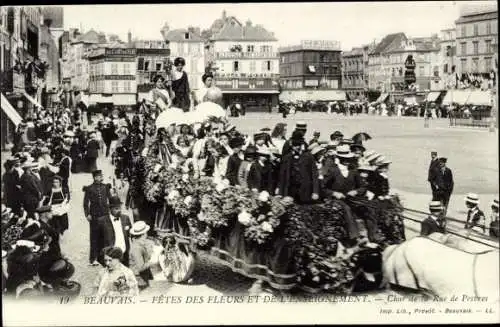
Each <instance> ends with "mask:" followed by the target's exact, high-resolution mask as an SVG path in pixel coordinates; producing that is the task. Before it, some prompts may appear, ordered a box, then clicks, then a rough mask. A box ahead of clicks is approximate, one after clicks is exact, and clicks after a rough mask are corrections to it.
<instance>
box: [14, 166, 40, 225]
mask: <svg viewBox="0 0 500 327" xmlns="http://www.w3.org/2000/svg"><path fill="white" fill-rule="evenodd" d="M23 169H24V174H23V175H22V176H21V180H20V185H21V194H22V202H23V206H24V210H26V212H27V213H28V217H30V218H35V211H36V209H37V208H38V206H39V205H40V202H41V201H42V197H43V186H42V181H41V179H40V176H39V174H38V163H36V162H32V161H26V162H25V163H24V165H23Z"/></svg>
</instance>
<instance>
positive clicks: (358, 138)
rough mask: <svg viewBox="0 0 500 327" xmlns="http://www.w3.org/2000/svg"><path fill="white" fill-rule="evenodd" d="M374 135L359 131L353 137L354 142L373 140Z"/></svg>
mask: <svg viewBox="0 0 500 327" xmlns="http://www.w3.org/2000/svg"><path fill="white" fill-rule="evenodd" d="M371 139H372V137H371V136H370V135H368V134H367V133H365V132H361V133H357V134H355V135H354V136H353V137H352V140H353V141H354V143H358V144H363V142H364V141H367V140H371Z"/></svg>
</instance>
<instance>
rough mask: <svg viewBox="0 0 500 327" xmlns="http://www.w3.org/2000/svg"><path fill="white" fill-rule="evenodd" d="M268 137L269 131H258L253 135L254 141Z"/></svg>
mask: <svg viewBox="0 0 500 327" xmlns="http://www.w3.org/2000/svg"><path fill="white" fill-rule="evenodd" d="M266 137H267V133H266V132H260V133H256V134H254V135H253V139H254V141H257V140H265V139H266Z"/></svg>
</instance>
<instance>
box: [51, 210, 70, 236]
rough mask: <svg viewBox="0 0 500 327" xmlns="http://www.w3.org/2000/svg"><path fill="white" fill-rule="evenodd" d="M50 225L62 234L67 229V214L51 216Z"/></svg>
mask: <svg viewBox="0 0 500 327" xmlns="http://www.w3.org/2000/svg"><path fill="white" fill-rule="evenodd" d="M50 221H51V225H52V227H53V228H54V229H55V230H56V231H57V232H58V233H59V234H63V233H64V232H65V231H67V230H68V228H69V222H68V214H67V213H65V214H64V215H60V216H52V219H51V220H50Z"/></svg>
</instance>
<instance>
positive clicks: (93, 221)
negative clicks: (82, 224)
mask: <svg viewBox="0 0 500 327" xmlns="http://www.w3.org/2000/svg"><path fill="white" fill-rule="evenodd" d="M92 177H93V178H94V183H92V184H91V185H89V186H84V187H83V192H84V193H85V194H84V198H83V211H84V213H85V217H86V218H87V220H88V221H89V224H90V255H89V261H90V264H91V265H92V266H98V265H99V263H98V261H97V259H98V257H99V243H100V240H99V239H98V236H99V234H98V219H99V218H100V217H103V216H106V215H108V214H109V200H110V198H111V184H104V183H103V182H102V181H103V177H102V171H101V170H95V171H94V172H92Z"/></svg>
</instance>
